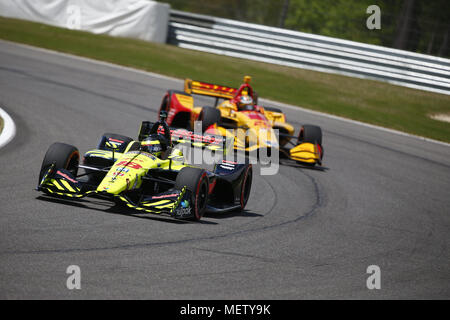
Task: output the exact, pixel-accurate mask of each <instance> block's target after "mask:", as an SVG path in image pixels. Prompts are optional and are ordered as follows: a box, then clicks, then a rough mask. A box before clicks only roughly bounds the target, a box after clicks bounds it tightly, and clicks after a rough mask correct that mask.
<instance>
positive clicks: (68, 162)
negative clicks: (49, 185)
mask: <svg viewBox="0 0 450 320" xmlns="http://www.w3.org/2000/svg"><path fill="white" fill-rule="evenodd" d="M53 162H55V169H66V170H68V171H70V173H71V174H72V175H73V176H74V177H75V176H76V175H77V173H78V164H79V163H80V152H79V151H78V149H77V148H76V147H74V146H72V145H70V144H66V143H61V142H55V143H54V144H52V145H51V146H50V147H49V148H48V150H47V152H46V154H45V156H44V160H43V161H42V165H41V171H40V172H39V182H38V183H41V180H42V178H43V177H44V174H45V173H46V171H47V170H48V168H49V167H50V165H51V164H52V163H53Z"/></svg>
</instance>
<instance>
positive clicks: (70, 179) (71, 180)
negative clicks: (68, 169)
mask: <svg viewBox="0 0 450 320" xmlns="http://www.w3.org/2000/svg"><path fill="white" fill-rule="evenodd" d="M56 173H57V174H59V175H60V176H61V177H63V178H64V179H66V180H69V181H70V182H73V183H78V181H76V180H74V179H72V178H71V177H69V176H68V175H67V174H65V173H62V172H61V171H59V170H58V171H56Z"/></svg>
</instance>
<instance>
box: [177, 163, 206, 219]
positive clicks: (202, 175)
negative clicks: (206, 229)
mask: <svg viewBox="0 0 450 320" xmlns="http://www.w3.org/2000/svg"><path fill="white" fill-rule="evenodd" d="M185 186H186V188H187V189H188V190H189V191H191V193H192V199H191V203H192V204H193V206H194V208H193V210H194V217H193V218H194V220H196V221H198V220H200V219H201V218H202V216H203V213H204V212H205V210H206V204H207V202H208V193H209V182H208V176H207V174H206V171H205V170H203V169H200V168H191V167H184V168H183V169H181V171H180V172H179V173H178V175H177V178H176V181H175V188H176V189H178V190H181V189H183V187H185Z"/></svg>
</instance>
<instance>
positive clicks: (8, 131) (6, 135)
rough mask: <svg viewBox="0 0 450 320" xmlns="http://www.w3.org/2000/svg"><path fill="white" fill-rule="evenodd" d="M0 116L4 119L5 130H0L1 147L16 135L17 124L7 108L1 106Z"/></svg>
mask: <svg viewBox="0 0 450 320" xmlns="http://www.w3.org/2000/svg"><path fill="white" fill-rule="evenodd" d="M0 118H2V119H3V130H2V131H1V132H0V149H1V148H3V147H4V146H6V145H7V144H8V143H9V142H11V140H12V139H14V137H15V135H16V124H15V123H14V121H13V119H12V118H11V116H10V115H9V114H8V113H6V111H5V110H3V109H2V108H0Z"/></svg>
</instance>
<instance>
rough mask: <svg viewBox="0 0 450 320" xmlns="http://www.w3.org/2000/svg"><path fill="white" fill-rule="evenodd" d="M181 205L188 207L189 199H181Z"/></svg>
mask: <svg viewBox="0 0 450 320" xmlns="http://www.w3.org/2000/svg"><path fill="white" fill-rule="evenodd" d="M181 206H182V207H183V208H189V201H187V200H184V201H182V202H181Z"/></svg>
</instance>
